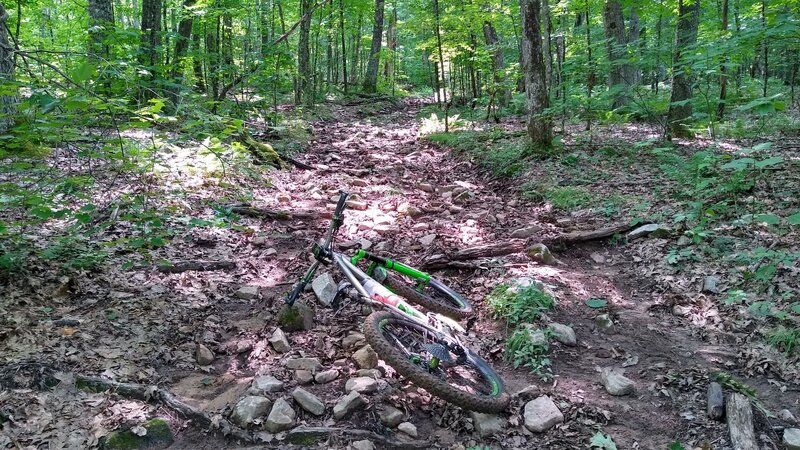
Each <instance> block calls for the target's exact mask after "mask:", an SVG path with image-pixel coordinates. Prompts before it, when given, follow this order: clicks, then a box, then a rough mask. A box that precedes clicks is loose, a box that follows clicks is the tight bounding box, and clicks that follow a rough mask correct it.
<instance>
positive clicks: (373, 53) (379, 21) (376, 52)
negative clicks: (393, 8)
mask: <svg viewBox="0 0 800 450" xmlns="http://www.w3.org/2000/svg"><path fill="white" fill-rule="evenodd" d="M383 4H384V0H375V23H374V24H373V26H372V46H371V47H370V50H369V62H368V63H367V73H366V75H365V76H364V92H367V93H373V92H375V91H376V90H377V87H378V65H379V64H380V58H381V41H382V40H383Z"/></svg>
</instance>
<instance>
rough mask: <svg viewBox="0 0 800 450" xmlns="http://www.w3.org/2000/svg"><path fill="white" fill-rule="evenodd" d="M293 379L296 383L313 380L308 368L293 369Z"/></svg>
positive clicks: (308, 382)
mask: <svg viewBox="0 0 800 450" xmlns="http://www.w3.org/2000/svg"><path fill="white" fill-rule="evenodd" d="M294 379H295V380H297V383H298V384H304V385H305V384H311V382H312V381H314V374H313V373H312V372H311V371H310V370H302V369H301V370H295V371H294Z"/></svg>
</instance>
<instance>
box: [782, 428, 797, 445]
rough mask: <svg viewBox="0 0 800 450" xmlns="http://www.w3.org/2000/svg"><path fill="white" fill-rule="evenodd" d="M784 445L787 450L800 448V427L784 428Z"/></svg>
mask: <svg viewBox="0 0 800 450" xmlns="http://www.w3.org/2000/svg"><path fill="white" fill-rule="evenodd" d="M783 445H784V446H785V447H786V449H787V450H800V428H787V429H785V430H783Z"/></svg>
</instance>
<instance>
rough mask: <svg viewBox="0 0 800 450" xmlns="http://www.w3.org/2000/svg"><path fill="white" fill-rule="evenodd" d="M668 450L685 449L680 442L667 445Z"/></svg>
mask: <svg viewBox="0 0 800 450" xmlns="http://www.w3.org/2000/svg"><path fill="white" fill-rule="evenodd" d="M669 450H686V447H684V446H683V444H681V443H680V442H678V441H675V442H673V443H672V444H670V445H669Z"/></svg>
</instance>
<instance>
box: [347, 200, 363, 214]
mask: <svg viewBox="0 0 800 450" xmlns="http://www.w3.org/2000/svg"><path fill="white" fill-rule="evenodd" d="M346 203H347V207H348V208H350V209H355V210H356V211H365V210H366V209H367V204H366V203H365V202H361V201H358V200H347V202H346Z"/></svg>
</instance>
